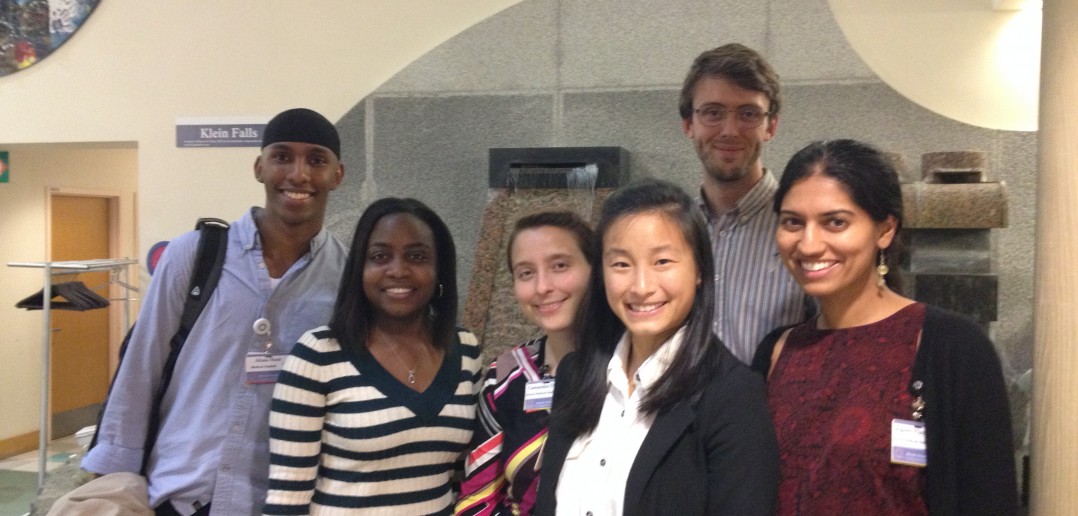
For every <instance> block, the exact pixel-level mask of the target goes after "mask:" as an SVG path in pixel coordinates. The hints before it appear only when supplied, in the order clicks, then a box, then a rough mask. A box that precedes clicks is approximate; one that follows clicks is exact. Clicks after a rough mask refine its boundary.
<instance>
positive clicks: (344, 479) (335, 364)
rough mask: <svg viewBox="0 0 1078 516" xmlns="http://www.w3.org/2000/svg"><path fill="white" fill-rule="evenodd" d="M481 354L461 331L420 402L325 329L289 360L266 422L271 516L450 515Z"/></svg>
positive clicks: (301, 345)
mask: <svg viewBox="0 0 1078 516" xmlns="http://www.w3.org/2000/svg"><path fill="white" fill-rule="evenodd" d="M479 371H480V362H479V348H478V342H477V340H476V338H475V336H474V335H472V334H471V333H469V332H467V331H463V330H461V331H458V333H457V338H456V339H455V342H454V344H453V346H452V347H450V349H448V350H447V351H446V353H445V357H444V358H443V360H442V365H441V367H440V368H439V370H438V373H437V374H436V376H435V378H434V381H433V382H432V383H431V385H430V387H428V388H427V389H426V390H425V391H423V392H416V391H414V390H412V389H411V388H409V387H408V386H407V385H405V384H402V383H401V382H400V381H399V380H397V379H396V378H394V377H393V376H392V374H390V373H389V372H388V371H387V370H386V369H385V368H384V367H382V365H381V364H379V363H378V361H377V360H375V358H374V357H373V356H372V355H371V354H370V353H355V352H352V351H348V350H344V349H342V348H341V346H340V344H339V342H338V341H337V339H336V338H334V337H333V336H332V333H331V331H330V330H329V328H326V327H322V328H318V329H315V330H312V331H310V332H308V333H307V334H305V335H304V336H303V337H302V338H301V339H300V341H299V342H298V343H297V344H296V346H295V347H294V348H293V350H292V354H291V355H290V356H289V357H288V359H286V360H285V363H284V366H283V367H282V371H281V374H280V377H279V378H278V380H277V387H276V389H275V390H274V394H273V404H272V406H271V412H270V431H269V438H270V453H271V455H270V486H269V494H268V497H267V499H266V506H265V508H264V512H265V514H312V515H314V514H343V513H345V512H347V513H348V514H359V513H362V514H405V513H407V514H448V513H451V511H452V508H453V503H454V501H455V494H454V493H453V490H452V481H453V477H454V475H455V474H456V473H457V472H458V471H459V470H460V468H461V467H462V464H463V462H462V456H463V452H464V451H465V449H466V448H467V444H468V442H469V440H470V439H471V435H472V424H473V420H474V418H475V394H476V390H477V389H478V386H479V380H480V376H479Z"/></svg>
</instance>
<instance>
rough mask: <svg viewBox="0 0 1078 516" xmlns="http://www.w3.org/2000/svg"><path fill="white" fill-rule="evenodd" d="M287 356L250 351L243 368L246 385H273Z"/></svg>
mask: <svg viewBox="0 0 1078 516" xmlns="http://www.w3.org/2000/svg"><path fill="white" fill-rule="evenodd" d="M287 356H288V355H287V354H283V353H265V352H260V351H252V352H250V353H247V360H246V364H245V367H244V372H245V373H246V377H247V383H248V384H259V383H275V382H276V381H277V373H280V372H281V366H282V365H284V359H285V358H286V357H287Z"/></svg>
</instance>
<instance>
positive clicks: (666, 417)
mask: <svg viewBox="0 0 1078 516" xmlns="http://www.w3.org/2000/svg"><path fill="white" fill-rule="evenodd" d="M712 338H713V339H714V342H713V344H715V345H717V346H718V347H719V348H720V349H721V350H722V352H721V358H720V360H719V364H718V367H716V370H715V372H714V374H713V375H712V379H711V381H710V382H709V383H708V384H707V387H706V388H705V389H704V391H703V392H702V393H701V394H700V396H695V397H693V399H690V400H686V401H685V402H682V403H679V404H677V405H675V406H674V407H671V408H670V409H668V410H663V411H661V412H660V413H659V414H658V416H656V418H655V422H654V423H653V424H652V426H651V429H650V430H649V431H648V434H647V436H646V437H645V438H644V442H643V443H642V444H641V446H640V451H639V452H638V453H637V454H636V459H635V460H634V461H633V465H632V469H631V470H630V472H629V479H628V482H627V484H626V486H625V514H626V515H635V514H640V515H661V514H671V515H676V516H692V515H697V514H699V515H723V514H730V515H738V516H741V515H755V514H759V515H770V514H773V513H774V507H775V497H776V492H777V489H778V479H779V454H778V446H777V444H776V443H775V430H774V427H773V426H772V423H771V413H770V411H769V409H768V407H767V399H766V392H765V388H764V382H763V379H762V378H760V376H759V375H757V374H754V373H753V372H751V371H750V370H749V368H748V367H745V366H744V365H743V364H742V363H741V362H739V361H738V360H737V359H736V358H734V356H733V355H731V354H730V352H729V351H727V350H726V348H725V347H724V346H723V345H722V344H721V343H720V342H719V341H718V339H717V338H715V337H712ZM576 358H577V357H576V356H575V354H569V355H567V356H566V357H565V358H563V359H562V362H561V364H560V365H559V366H558V381H557V383H556V384H555V388H554V389H555V392H554V411H555V412H554V413H555V414H556V413H557V406H558V400H559V398H562V397H564V396H568V395H571V393H567V392H565V389H571V388H572V386H573V385H574V384H575V383H576V381H577V379H576V377H577V376H578V375H579V374H581V373H580V371H579V361H577V360H576ZM559 389H561V390H562V392H560V393H559V392H558V391H559ZM575 439H576V436H574V435H570V434H569V432H568V431H567V430H565V428H564V425H563V424H561V423H560V422H559V421H558V418H557V417H556V415H555V417H553V418H552V419H551V423H550V430H549V433H548V435H547V441H546V445H545V447H544V448H543V456H542V472H541V473H540V479H539V493H538V500H537V503H536V509H535V514H536V515H553V514H554V511H555V508H556V500H555V493H556V492H557V487H558V477H560V476H561V469H562V465H563V464H564V463H565V457H566V455H567V453H568V452H569V447H570V446H572V444H573V441H574V440H575ZM589 487H590V486H589ZM594 488H595V489H603V488H604V486H602V485H596V486H594Z"/></svg>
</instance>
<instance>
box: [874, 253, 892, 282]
mask: <svg viewBox="0 0 1078 516" xmlns="http://www.w3.org/2000/svg"><path fill="white" fill-rule="evenodd" d="M888 272H891V269H890V268H889V267H887V259H886V258H884V256H883V249H880V264H879V265H877V266H876V275H877V276H879V277H878V278H876V286H878V287H880V288H883V287H886V286H887V279H886V278H885V277H884V276H887V273H888Z"/></svg>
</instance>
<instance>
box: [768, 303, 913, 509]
mask: <svg viewBox="0 0 1078 516" xmlns="http://www.w3.org/2000/svg"><path fill="white" fill-rule="evenodd" d="M924 316H925V305H923V304H921V303H914V304H912V305H909V306H907V307H905V308H903V309H901V310H899V311H898V312H895V313H894V314H893V315H891V316H890V317H888V318H886V319H884V320H882V321H879V322H876V323H873V324H869V325H865V326H856V327H853V328H842V329H837V330H819V329H817V328H816V321H815V319H813V320H810V321H808V322H806V323H804V324H801V325H800V326H797V327H795V328H794V329H793V330H792V331H791V332H790V334H789V336H788V337H787V339H786V343H785V345H784V347H783V349H782V352H781V355H780V356H779V358H778V361H777V362H776V364H775V367H774V370H773V371H772V372H771V375H770V377H769V378H768V403H769V404H770V406H771V414H772V417H773V418H774V421H775V432H776V435H777V437H778V443H779V452H780V454H781V459H782V467H781V477H780V483H779V510H778V514H780V515H810V514H829V515H831V514H903V515H907V514H908V515H916V514H927V513H928V510H927V508H926V506H925V490H924V475H923V470H922V469H921V468H918V467H913V466H905V465H899V464H892V463H891V454H890V451H891V448H890V447H891V420H892V419H895V418H897V419H906V420H909V419H912V415H911V409H910V404H911V403H912V402H913V396H912V395H911V394H910V393H909V389H908V385H909V382H910V370H911V369H912V367H913V360H914V356H915V355H916V353H917V340H918V338H919V336H920V332H921V326H922V323H923V322H924Z"/></svg>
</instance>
